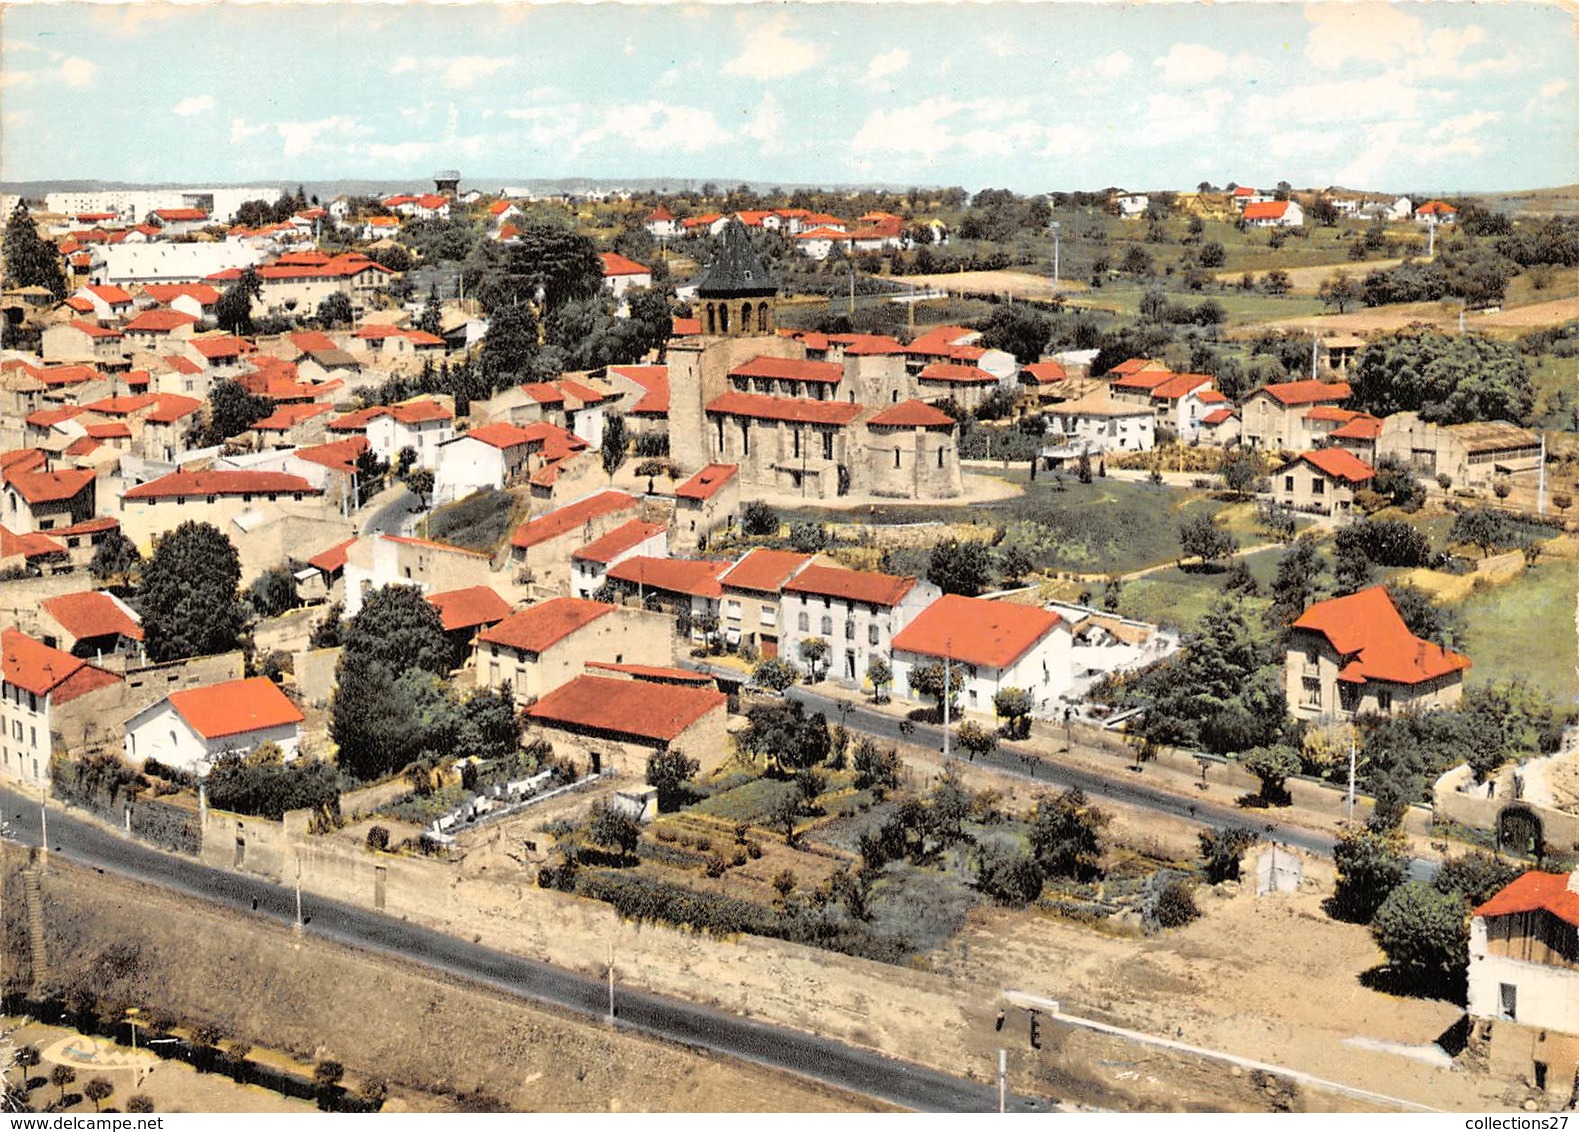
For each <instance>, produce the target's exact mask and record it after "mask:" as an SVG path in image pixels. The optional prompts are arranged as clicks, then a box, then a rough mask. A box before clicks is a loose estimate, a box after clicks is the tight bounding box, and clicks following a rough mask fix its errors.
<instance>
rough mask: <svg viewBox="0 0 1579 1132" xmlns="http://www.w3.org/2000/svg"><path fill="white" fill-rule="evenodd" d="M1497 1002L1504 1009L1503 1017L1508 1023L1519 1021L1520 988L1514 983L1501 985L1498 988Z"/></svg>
mask: <svg viewBox="0 0 1579 1132" xmlns="http://www.w3.org/2000/svg"><path fill="white" fill-rule="evenodd" d="M1497 1001H1498V1003H1499V1005H1500V1006H1501V1007H1502V1013H1501V1017H1502V1018H1503V1019H1504V1020H1505V1021H1508V1022H1517V1021H1518V1020H1519V988H1518V987H1516V986H1514V985H1513V984H1512V983H1501V984H1499V985H1498V987H1497Z"/></svg>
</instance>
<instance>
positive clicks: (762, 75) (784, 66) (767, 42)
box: [724, 10, 821, 81]
mask: <svg viewBox="0 0 1579 1132" xmlns="http://www.w3.org/2000/svg"><path fill="white" fill-rule="evenodd" d="M752 15H753V16H754V15H755V11H754V10H753V11H752ZM820 55H821V53H820V52H819V51H818V50H817V49H816V48H815V47H813V46H812V45H811V44H810V43H807V42H806V41H805V40H802V39H795V38H792V37H791V36H790V35H789V17H787V16H776V17H774V18H773V19H772V20H769V21H768V22H767V23H765V24H763V25H762V26H761V27H759V28H757V29H756V30H755V31H753V32H752V33H751V34H750V35H748V36H746V41H745V43H744V44H743V45H742V47H741V51H740V54H739V55H737V56H735V58H733V59H731V60H729V62H727V63H725V64H724V73H725V74H726V75H740V76H742V77H744V78H748V79H759V80H762V81H766V80H768V79H783V78H788V77H789V76H790V75H798V74H800V73H801V72H802V71H805V70H808V69H810V68H811V67H812V65H813V64H815V63H816V62H817V60H818V58H819V57H820Z"/></svg>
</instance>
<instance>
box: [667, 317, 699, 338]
mask: <svg viewBox="0 0 1579 1132" xmlns="http://www.w3.org/2000/svg"><path fill="white" fill-rule="evenodd" d="M670 324H671V327H672V328H673V331H674V336H675V337H676V338H684V337H686V336H688V335H694V334H700V333H701V332H702V320H701V319H700V318H680V317H678V316H676V317H675V318H673V319H671V320H670Z"/></svg>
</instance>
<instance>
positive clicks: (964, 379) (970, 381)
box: [920, 362, 998, 385]
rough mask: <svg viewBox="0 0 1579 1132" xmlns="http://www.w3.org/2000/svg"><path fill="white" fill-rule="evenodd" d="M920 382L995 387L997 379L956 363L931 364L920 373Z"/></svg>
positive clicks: (975, 367)
mask: <svg viewBox="0 0 1579 1132" xmlns="http://www.w3.org/2000/svg"><path fill="white" fill-rule="evenodd" d="M920 379H921V380H922V381H941V382H944V383H946V384H949V385H996V384H998V379H997V378H996V377H994V376H992V374H990V373H988V372H987V371H986V370H984V369H981V368H979V367H977V366H966V365H960V364H958V363H956V362H933V363H932V364H931V365H929V366H927V367H926V368H925V369H923V370H922V371H921V373H920Z"/></svg>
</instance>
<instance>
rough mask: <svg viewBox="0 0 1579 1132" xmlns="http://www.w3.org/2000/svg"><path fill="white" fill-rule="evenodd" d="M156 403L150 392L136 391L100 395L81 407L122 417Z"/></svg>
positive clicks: (106, 414)
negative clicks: (124, 395) (111, 395)
mask: <svg viewBox="0 0 1579 1132" xmlns="http://www.w3.org/2000/svg"><path fill="white" fill-rule="evenodd" d="M158 403H159V398H158V397H156V396H154V394H152V393H137V394H134V395H132V396H129V397H100V398H99V399H98V400H97V401H90V402H88V403H87V404H86V405H84V406H82V407H83V408H84V409H87V410H89V411H90V412H94V413H103V414H104V415H105V416H107V417H124V416H130V415H131V414H132V413H135V412H139V411H140V410H142V409H146V408H148V406H150V405H157V404H158ZM29 419H30V420H31V418H29Z"/></svg>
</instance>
